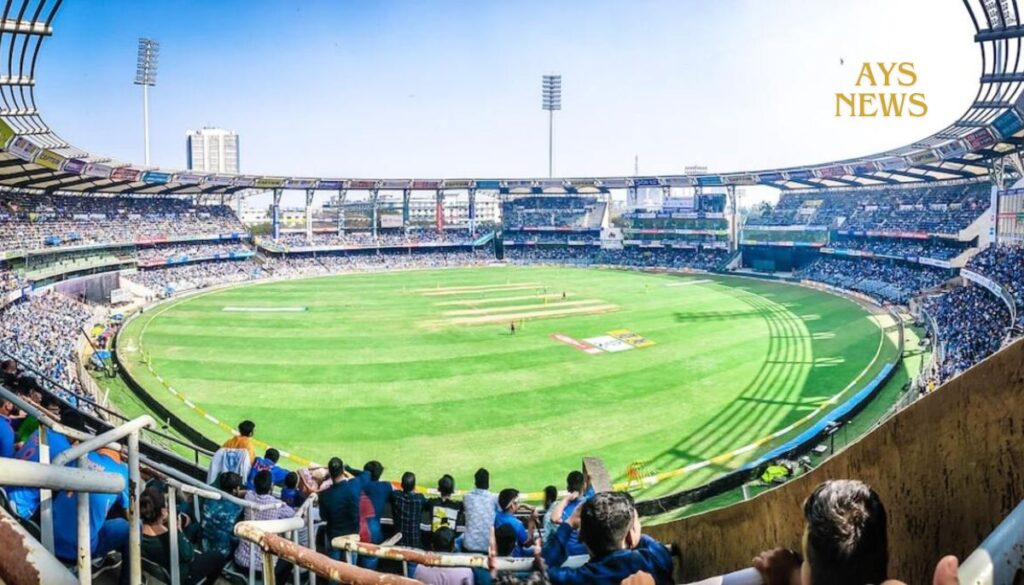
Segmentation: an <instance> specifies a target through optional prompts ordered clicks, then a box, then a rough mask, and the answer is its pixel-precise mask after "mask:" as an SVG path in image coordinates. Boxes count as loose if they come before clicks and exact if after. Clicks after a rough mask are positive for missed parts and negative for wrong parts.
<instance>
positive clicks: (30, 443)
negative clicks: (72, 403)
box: [7, 410, 82, 520]
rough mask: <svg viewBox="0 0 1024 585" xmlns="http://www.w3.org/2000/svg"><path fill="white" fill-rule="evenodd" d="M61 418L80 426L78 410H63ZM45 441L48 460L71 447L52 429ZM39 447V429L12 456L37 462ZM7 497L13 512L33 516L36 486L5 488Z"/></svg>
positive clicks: (70, 423)
mask: <svg viewBox="0 0 1024 585" xmlns="http://www.w3.org/2000/svg"><path fill="white" fill-rule="evenodd" d="M61 420H62V421H63V423H64V424H65V425H67V426H70V427H73V428H80V427H81V424H82V422H81V421H82V415H81V414H79V413H78V411H75V410H67V411H65V412H64V415H63V416H62V417H61ZM46 443H47V447H48V449H49V459H50V460H52V459H53V458H54V457H56V456H57V455H60V454H61V453H63V452H64V451H67V450H68V449H69V448H70V447H71V442H70V441H69V440H68V438H67V437H65V436H64V435H62V434H61V433H58V432H57V431H53V430H50V431H47V433H46ZM39 448H40V447H39V431H38V430H37V431H35V432H34V433H32V434H31V435H30V436H29V437H28V439H27V440H26V441H25V442H24V444H22V446H21V448H20V449H18V450H17V451H16V452H15V453H14V458H15V459H21V460H22V461H34V462H36V463H38V462H39ZM7 498H8V500H10V503H11V508H13V509H14V513H15V514H17V515H18V516H21V517H22V518H25V519H26V520H28V519H31V518H32V517H33V516H35V514H36V512H37V511H38V510H39V490H38V489H37V488H30V487H12V488H7Z"/></svg>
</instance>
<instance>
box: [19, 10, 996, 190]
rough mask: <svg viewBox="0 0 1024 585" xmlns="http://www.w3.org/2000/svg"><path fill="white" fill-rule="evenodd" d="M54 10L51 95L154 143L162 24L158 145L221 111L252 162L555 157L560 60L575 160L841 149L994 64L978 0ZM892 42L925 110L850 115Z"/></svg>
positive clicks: (482, 167) (951, 95) (932, 104)
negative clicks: (145, 100)
mask: <svg viewBox="0 0 1024 585" xmlns="http://www.w3.org/2000/svg"><path fill="white" fill-rule="evenodd" d="M54 29H55V34H54V36H53V38H52V39H50V40H48V41H47V43H46V45H45V46H44V49H43V51H42V53H41V55H40V62H39V65H38V68H37V79H38V82H37V97H38V102H39V105H40V108H41V110H42V112H43V113H44V116H45V117H46V119H47V120H48V122H49V123H50V125H51V126H52V127H54V128H55V129H57V131H58V132H59V133H60V134H61V135H63V136H64V137H65V138H67V139H68V140H70V141H71V142H73V143H75V144H76V145H78V146H81V147H83V148H85V149H87V150H89V151H92V152H98V153H103V154H106V155H109V156H113V157H116V158H119V159H122V160H128V161H134V162H141V160H142V158H143V157H142V130H141V118H142V116H141V95H140V91H139V88H137V87H135V86H133V85H132V79H133V76H134V67H135V46H136V42H137V38H138V37H140V36H150V37H153V38H156V39H159V40H160V42H161V44H162V55H161V62H160V71H159V75H158V86H157V87H156V88H155V89H154V90H153V91H152V93H151V102H150V106H151V116H152V153H153V155H152V158H153V163H154V164H156V165H159V166H162V167H169V168H180V167H183V166H184V164H185V146H184V144H185V131H186V130H187V129H189V128H195V127H200V126H203V125H215V126H223V127H227V128H232V129H234V130H236V131H238V132H239V134H240V135H241V144H242V154H241V156H242V170H243V172H250V173H265V174H285V175H297V176H302V175H331V176H384V177H412V176H419V177H456V176H480V177H483V176H543V175H545V174H546V172H547V151H546V148H547V118H546V114H545V113H544V112H542V111H541V110H540V76H541V75H542V74H544V73H549V72H554V73H561V74H562V75H563V77H564V81H563V88H564V90H563V91H564V97H563V108H564V109H563V111H562V112H559V113H558V114H557V115H556V132H555V133H556V154H555V171H556V174H559V175H573V176H586V175H609V174H630V173H631V172H632V168H633V157H634V155H637V156H639V163H640V171H641V173H671V172H681V171H682V169H683V167H684V166H687V165H691V164H704V165H707V166H709V167H710V168H711V169H712V170H720V171H728V170H748V169H758V168H766V167H773V166H781V165H792V164H803V163H813V162H820V161H823V160H826V159H834V158H842V157H848V156H856V155H860V154H867V153H870V152H876V151H880V150H884V149H887V148H891V147H895V146H900V145H903V144H906V143H908V142H911V141H913V140H916V139H918V138H922V137H924V136H926V135H927V134H929V133H931V132H934V131H936V130H938V129H940V128H942V127H943V126H945V125H946V124H948V123H949V122H950V121H952V120H953V119H954V118H955V117H956V116H957V115H959V114H960V113H961V112H962V111H963V110H964V109H965V108H966V106H967V105H968V103H969V102H970V100H971V99H972V98H973V96H974V92H975V90H976V88H977V77H978V74H979V69H980V58H979V55H978V51H977V49H976V47H975V46H974V45H973V43H972V42H971V35H972V33H973V30H972V28H971V26H970V21H969V18H968V16H967V14H966V11H965V9H964V8H963V5H962V3H961V2H960V1H959V0H900V1H899V2H893V1H891V0H886V1H882V0H857V1H850V0H843V1H840V0H750V1H741V0H714V1H712V0H675V1H650V0H630V1H626V0H622V1H614V2H613V1H602V0H562V1H558V2H551V1H534V0H518V1H515V2H513V1H500V2H499V1H479V2H471V1H454V0H438V1H423V0H421V1H418V2H414V1H409V2H406V1H397V0H396V1H386V0H380V1H373V0H366V1H358V2H351V1H333V2H326V1H312V0H311V1H308V2H268V1H260V0H250V1H237V0H218V1H216V2H212V1H205V2H200V1H194V0H174V1H171V0H146V1H139V0H134V1H121V0H118V1H112V0H111V1H100V0H95V1H81V0H80V1H77V2H65V3H64V6H63V8H62V9H61V12H60V14H59V15H58V17H57V19H56V21H55V22H54ZM840 59H844V60H845V65H840ZM877 60H882V61H913V62H914V63H915V66H916V69H917V72H918V75H919V78H920V81H919V82H918V86H917V87H915V88H914V90H915V91H922V92H924V93H925V94H926V99H927V103H928V105H929V114H928V115H927V116H926V117H924V118H920V119H910V118H903V119H897V120H893V119H889V120H884V119H876V120H868V119H850V118H840V119H837V118H835V117H834V116H833V111H834V93H835V92H837V91H850V90H853V89H854V87H853V83H854V81H855V79H856V76H857V71H858V67H859V64H860V63H861V62H864V61H877Z"/></svg>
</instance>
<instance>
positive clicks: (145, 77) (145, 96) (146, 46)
mask: <svg viewBox="0 0 1024 585" xmlns="http://www.w3.org/2000/svg"><path fill="white" fill-rule="evenodd" d="M159 60H160V41H156V40H153V39H147V38H141V39H139V59H138V63H136V66H135V85H141V86H142V132H143V139H144V140H145V143H146V164H147V165H148V164H149V88H150V87H153V86H155V85H156V66H157V63H158V62H159Z"/></svg>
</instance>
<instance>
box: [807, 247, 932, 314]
mask: <svg viewBox="0 0 1024 585" xmlns="http://www.w3.org/2000/svg"><path fill="white" fill-rule="evenodd" d="M796 276H797V277H799V278H804V279H807V280H813V281H816V282H822V283H825V284H830V285H832V286H835V287H839V288H844V289H847V290H854V291H858V292H862V293H864V294H866V295H869V296H872V297H875V298H878V299H881V300H882V301H885V302H888V303H897V304H906V303H907V302H909V301H910V299H911V298H912V297H913V296H914V295H916V294H918V293H919V292H921V291H922V290H927V289H931V288H934V287H937V286H939V285H941V284H942V283H944V282H945V281H947V280H949V279H950V278H951V277H952V274H951V273H950V271H948V270H943V269H940V268H934V267H932V266H923V265H919V264H909V263H904V262H899V261H894V260H873V259H867V258H849V257H844V256H829V255H823V256H822V257H820V258H818V259H817V260H815V261H814V262H812V263H810V264H808V265H807V266H805V267H804V268H802V269H800V270H799V271H797V272H796Z"/></svg>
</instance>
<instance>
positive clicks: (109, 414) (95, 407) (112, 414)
mask: <svg viewBox="0 0 1024 585" xmlns="http://www.w3.org/2000/svg"><path fill="white" fill-rule="evenodd" d="M0 357H2V358H4V359H12V360H14V361H15V362H16V363H17V364H18V367H19V368H20V369H22V370H24V371H27V372H30V373H31V374H32V376H33V377H34V378H35V379H36V380H37V381H41V382H44V383H45V384H44V385H43V392H45V393H47V394H49V395H50V396H51V397H52V398H54V399H55V400H57V401H58V402H60V404H61V405H62V406H65V407H67V408H73V409H75V410H78V411H79V412H84V413H85V414H88V412H87V411H88V410H92V411H94V412H95V413H96V414H97V419H101V418H106V421H102V422H107V423H108V424H117V422H118V421H120V422H122V423H123V422H127V421H129V420H131V419H129V418H128V417H126V416H124V415H123V414H121V413H120V412H118V411H116V410H113V409H111V408H108V407H107V406H104V405H102V404H100V403H99V402H98V401H96V400H94V399H92V398H90V397H88V396H82V395H78V394H75V393H74V392H72V391H71V389H69V388H67V387H65V386H64V385H63V384H62V383H61V382H59V381H58V380H55V379H53V378H52V377H50V376H48V375H46V374H45V373H43V372H40V371H39V370H37V369H36V368H34V367H32V366H31V365H29V364H26V363H24V362H23V361H21V360H20V359H19V358H18V357H17V356H14V355H11V354H10V353H8V352H6V351H3V350H0ZM53 389H56V390H60V391H61V392H63V393H66V394H67V395H69V396H74V397H75V401H76V402H79V403H85V406H86V407H87V408H86V409H83V408H82V407H81V404H72V403H71V402H70V401H69V400H68V399H67V398H65V397H64V396H62V395H61V394H60V393H59V392H54V391H53ZM145 433H146V434H150V435H153V436H154V437H157V438H158V439H160V441H163V442H167V443H173V444H175V445H177V446H179V447H182V448H185V449H188V450H190V451H192V460H193V463H194V464H195V465H199V459H200V456H206V457H212V456H213V452H212V451H210V450H208V449H203V448H202V447H200V446H198V445H195V444H194V443H191V442H189V441H185V440H183V439H180V438H178V437H175V436H174V435H171V434H168V433H164V432H162V431H159V430H156V429H146V431H145ZM164 450H166V449H164ZM169 453H170V452H169ZM174 455H176V456H177V454H174ZM183 460H184V459H183Z"/></svg>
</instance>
